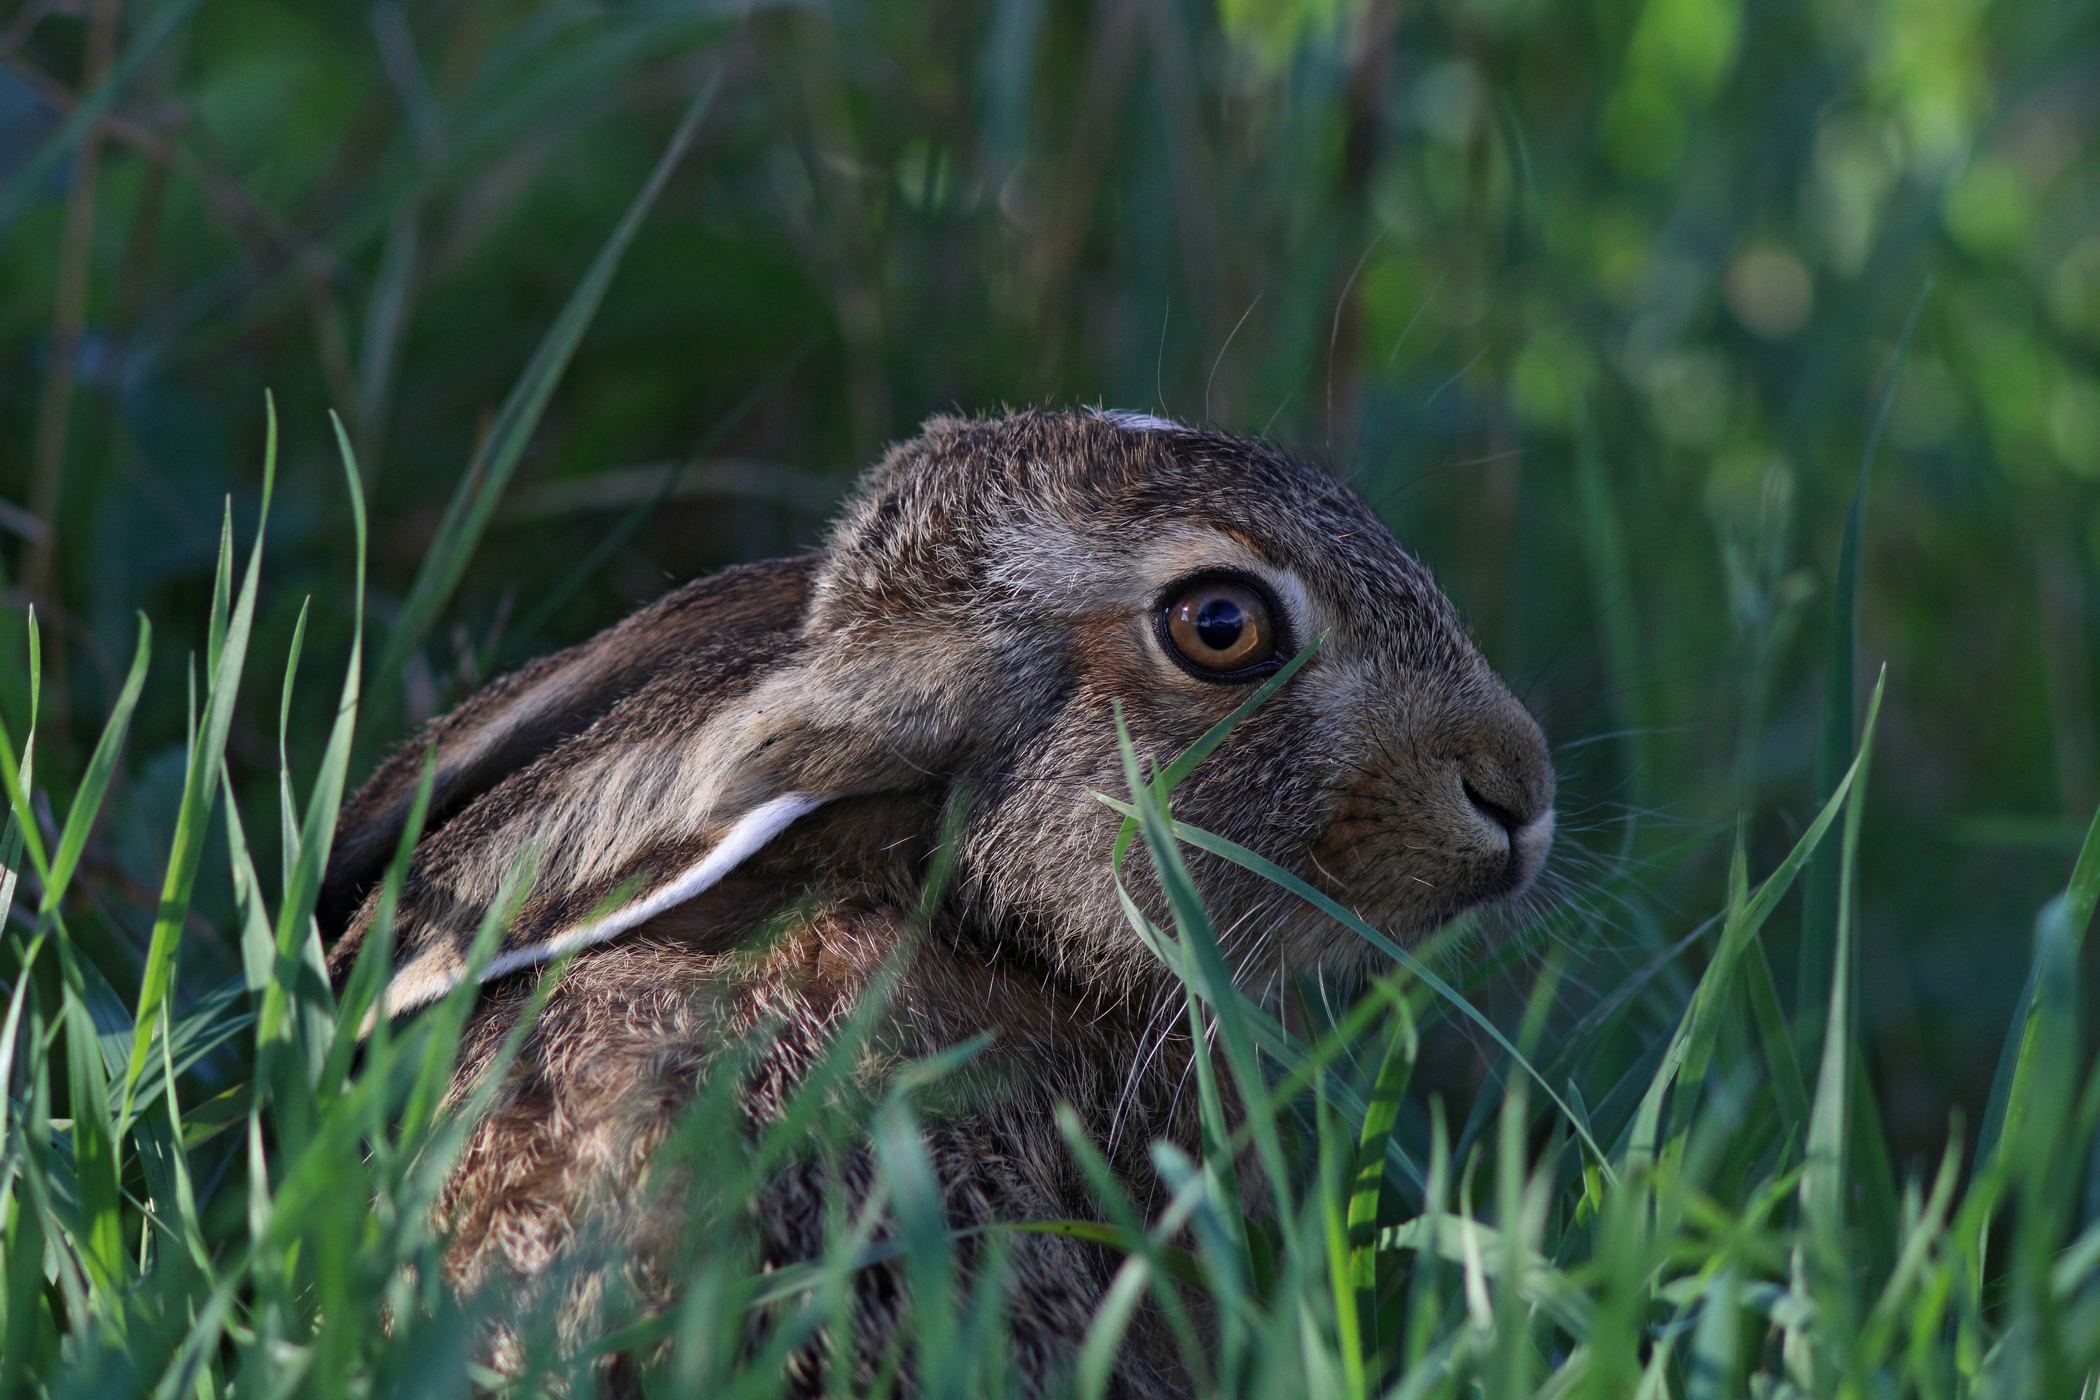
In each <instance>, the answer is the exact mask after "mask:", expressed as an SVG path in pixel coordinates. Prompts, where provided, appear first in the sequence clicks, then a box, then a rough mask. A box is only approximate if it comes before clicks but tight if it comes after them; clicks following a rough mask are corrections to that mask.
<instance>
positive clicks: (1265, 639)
mask: <svg viewBox="0 0 2100 1400" xmlns="http://www.w3.org/2000/svg"><path fill="white" fill-rule="evenodd" d="M1166 624H1167V626H1166V631H1167V638H1168V640H1169V641H1170V642H1172V643H1173V646H1174V650H1176V651H1177V652H1179V653H1181V657H1182V659H1183V660H1185V661H1187V662H1188V663H1189V664H1190V665H1192V666H1195V667H1198V668H1200V669H1202V670H1205V671H1209V672H1212V673H1214V674H1217V675H1221V676H1222V675H1230V674H1232V673H1234V672H1238V671H1245V670H1247V669H1249V668H1250V667H1255V666H1260V665H1261V664H1262V663H1264V662H1266V661H1268V660H1270V659H1271V658H1272V657H1273V656H1274V655H1275V652H1276V626H1275V623H1274V622H1273V621H1272V620H1271V619H1270V617H1269V605H1268V604H1267V603H1265V602H1263V601H1262V599H1261V596H1260V595H1259V594H1257V593H1255V591H1254V590H1253V589H1251V588H1247V587H1244V586H1243V585H1241V584H1237V583H1232V582H1229V581H1223V580H1220V581H1214V582H1209V583H1199V584H1197V585H1195V586H1194V587H1193V588H1190V589H1189V590H1188V591H1187V592H1185V593H1183V594H1182V595H1181V596H1180V597H1178V598H1176V599H1175V600H1174V601H1173V602H1171V603H1169V604H1167V613H1166Z"/></svg>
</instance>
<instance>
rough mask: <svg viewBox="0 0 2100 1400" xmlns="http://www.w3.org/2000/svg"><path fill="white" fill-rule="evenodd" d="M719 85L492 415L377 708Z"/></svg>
mask: <svg viewBox="0 0 2100 1400" xmlns="http://www.w3.org/2000/svg"><path fill="white" fill-rule="evenodd" d="M721 82H722V70H721V69H720V68H719V67H718V68H717V69H716V70H715V71H714V73H713V74H712V75H710V76H709V78H708V80H707V81H706V83H705V84H704V85H703V86H702V87H701V89H700V91H699V92H698V93H696V94H695V95H694V97H693V100H692V102H691V103H690V104H689V105H688V106H687V108H686V111H685V115H684V117H683V118H681V119H680V121H679V123H678V129H677V130H676V131H675V132H674V133H673V134H672V137H671V142H670V144H669V145H668V146H666V147H665V148H664V153H663V155H662V157H661V158H660V159H659V160H658V161H657V163H656V168H655V170H653V171H652V172H651V173H650V176H649V180H648V182H647V183H646V184H645V185H643V186H642V189H641V192H640V193H639V194H637V195H636V196H635V197H634V202H633V203H632V204H630V205H629V206H628V208H627V212H626V213H625V214H624V215H622V216H621V219H620V222H619V223H618V224H616V225H615V226H614V228H613V231H612V233H611V235H610V236H609V237H608V238H607V239H606V241H605V246H604V247H602V248H600V249H599V251H598V256H597V257H596V259H594V260H593V261H592V263H591V266H590V268H589V270H588V271H586V272H585V273H584V275H583V280H582V281H581V282H579V283H577V285H576V289H575V291H573V292H571V293H570V295H569V300H568V303H567V304H566V305H565V306H563V307H562V309H561V313H560V314H559V315H558V316H556V317H555V319H554V324H553V325H552V326H550V327H548V329H547V334H546V336H545V338H543V339H542V340H541V341H540V344H539V348H538V349H536V350H535V351H534V352H533V356H532V360H531V361H530V363H528V364H527V365H526V366H525V371H524V373H523V374H521V375H520V376H519V378H518V382H517V384H516V385H515V386H514V387H513V388H512V389H511V392H510V396H509V397H508V398H506V399H505V400H504V401H503V406H502V408H501V409H499V410H498V411H497V414H496V419H495V422H494V423H492V424H491V425H490V427H489V430H488V433H487V434H486V436H484V437H483V439H482V441H481V445H480V446H479V447H478V448H476V449H475V452H474V456H473V459H472V460H471V461H469V462H468V463H467V470H466V472H465V474H464V475H462V476H461V477H460V481H459V485H458V487H457V488H456V489H455V490H454V491H453V494H452V499H451V501H450V503H448V504H447V505H446V507H445V514H444V517H443V518H442V519H441V520H440V521H439V523H438V528H437V533H436V535H435V537H434V538H433V539H432V540H431V542H430V548H429V550H428V551H427V552H426V553H425V554H424V557H423V565H422V567H421V568H420V569H419V570H418V571H417V573H416V580H415V582H414V584H412V585H411V586H410V588H409V594H408V598H407V600H406V601H405V602H404V603H403V604H402V607H401V614H400V617H399V618H398V619H397V620H396V622H395V624H394V629H393V631H392V633H391V634H389V636H388V637H387V643H386V647H385V648H384V650H383V651H382V652H381V653H380V658H379V669H378V673H377V675H376V677H375V679H374V681H373V686H372V689H373V693H374V694H375V695H376V696H378V697H379V703H380V704H381V705H382V706H390V705H391V704H392V703H393V696H394V695H395V694H396V692H398V691H399V689H400V681H401V677H402V675H403V674H404V673H405V672H406V670H407V668H408V661H409V658H410V656H412V655H413V654H414V653H415V651H416V650H417V648H419V647H421V646H422V644H423V638H424V636H425V635H426V634H427V633H428V632H429V631H430V629H431V627H433V626H434V625H435V624H436V622H437V618H438V614H439V613H440V612H441V611H443V609H444V607H445V605H446V604H447V603H448V602H450V601H451V598H452V594H453V591H454V590H455V589H457V588H458V586H459V581H460V579H461V578H462V577H463V576H464V575H465V573H466V569H467V562H468V560H469V559H470V558H471V557H472V556H473V553H474V550H475V548H476V547H477V546H478V545H479V544H480V542H481V536H482V534H483V532H484V531H485V530H486V529H487V528H488V522H489V518H490V516H491V515H493V514H494V513H495V509H496V505H497V502H498V501H500V500H501V499H502V496H503V492H504V490H505V488H507V487H508V486H509V485H510V478H511V474H512V473H513V472H514V471H516V469H517V465H518V462H519V460H520V459H521V458H522V457H523V456H524V455H525V448H526V445H527V444H528V443H529V442H530V441H531V440H532V435H533V432H534V431H535V430H536V429H537V428H538V427H539V423H540V418H541V416H542V415H543V414H544V413H545V412H546V409H547V402H548V400H549V399H550V398H552V397H553V394H554V389H555V386H556V385H557V384H559V383H560V382H561V378H562V375H563V373H564V372H565V371H566V370H567V369H568V366H569V360H570V358H571V357H572V356H574V355H575V353H576V347H577V346H578V345H579V344H581V343H582V341H583V335H584V332H585V331H586V330H588V329H589V328H590V324H591V321H592V320H593V319H594V318H595V317H596V316H597V313H598V306H599V303H600V302H602V301H603V300H604V299H605V291H606V288H607V287H609V286H611V285H612V279H613V274H614V273H615V272H617V271H619V267H620V262H621V260H622V258H624V257H625V256H626V253H627V248H628V245H629V244H630V243H632V242H633V241H634V236H635V233H636V232H637V231H638V230H639V229H640V228H641V226H642V221H643V219H645V218H646V217H648V214H649V211H650V209H651V208H653V207H654V206H655V204H656V199H657V196H658V195H660V194H662V193H663V189H664V186H665V184H666V183H668V182H669V180H670V178H671V172H672V171H674V170H675V169H677V167H678V163H679V162H680V161H681V160H682V159H684V157H685V153H686V151H687V150H688V149H689V148H690V147H691V145H692V142H693V137H694V135H695V134H696V133H697V132H698V131H699V128H700V122H701V120H702V119H703V118H704V117H705V116H706V115H707V113H708V110H709V109H710V108H711V107H712V106H713V104H714V98H715V93H716V91H717V89H718V88H719V87H720V86H721Z"/></svg>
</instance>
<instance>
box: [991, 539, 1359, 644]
mask: <svg viewBox="0 0 2100 1400" xmlns="http://www.w3.org/2000/svg"><path fill="white" fill-rule="evenodd" d="M988 553H989V554H990V558H991V563H990V565H989V566H988V568H987V571H986V572H987V576H988V578H989V580H990V582H991V583H992V584H993V586H994V587H995V588H997V589H998V590H1000V591H1001V592H1012V593H1016V594H1020V595H1021V596H1024V597H1029V598H1037V599H1043V600H1047V601H1053V602H1055V603H1056V604H1057V605H1058V606H1059V608H1060V609H1069V610H1071V611H1074V612H1082V611H1091V610H1094V609H1099V608H1115V607H1128V608H1138V609H1142V608H1149V607H1150V606H1151V605H1152V603H1153V601H1154V600H1155V599H1156V598H1158V596H1159V592H1160V590H1161V589H1163V588H1165V587H1166V586H1167V585H1168V584H1171V583H1173V582H1174V581H1175V580H1176V579H1181V578H1187V577H1189V576H1190V575H1192V574H1199V573H1204V572H1207V571H1211V570H1220V569H1222V570H1232V571H1235V572H1239V573H1245V574H1252V575H1253V576H1254V577H1256V578H1258V579H1260V580H1262V581H1263V582H1264V583H1266V584H1268V585H1269V587H1270V588H1271V589H1272V590H1273V591H1274V592H1275V594H1276V599H1277V601H1278V602H1280V603H1281V604H1283V606H1284V608H1285V609H1286V610H1287V611H1288V612H1289V613H1290V616H1291V620H1292V621H1293V622H1294V623H1296V624H1298V625H1299V626H1301V627H1304V628H1305V629H1307V631H1308V632H1318V631H1322V630H1325V629H1326V628H1327V627H1328V626H1330V625H1331V623H1332V619H1331V618H1330V617H1329V616H1328V611H1327V608H1326V606H1325V604H1324V603H1323V602H1322V601H1321V600H1320V599H1318V598H1317V597H1316V596H1315V595H1314V594H1313V592H1312V591H1311V590H1310V589H1308V588H1307V587H1306V586H1305V581H1304V580H1303V579H1302V578H1301V577H1300V576H1299V574H1298V571H1297V570H1295V569H1293V568H1290V567H1288V566H1287V565H1283V564H1279V563H1277V562H1276V560H1275V559H1274V558H1272V557H1271V556H1270V555H1269V554H1268V553H1267V552H1266V551H1264V550H1262V549H1260V548H1258V547H1257V546H1256V545H1255V544H1254V542H1253V541H1251V540H1249V539H1247V538H1246V537H1244V536H1242V535H1239V534H1236V533H1234V532H1231V531H1228V530H1221V529H1216V528H1213V527H1210V526H1204V525H1182V526H1174V527H1170V528H1168V529H1166V530H1158V529H1154V530H1151V531H1148V532H1147V533H1146V535H1145V536H1144V537H1143V538H1142V539H1140V540H1137V541H1135V542H1126V541H1119V540H1103V539H1102V538H1100V537H1098V536H1091V535H1082V534H1081V533H1080V532H1079V531H1078V530H1076V529H1074V528H1072V527H1071V526H1070V525H1061V526H1054V527H1050V528H1046V527H1045V525H1044V523H1043V522H1041V521H1031V522H1029V523H1027V524H1021V525H1013V526H1008V527H1004V528H1002V529H1001V530H1000V531H998V532H997V537H996V538H995V539H994V541H993V547H992V548H991V550H990V551H988Z"/></svg>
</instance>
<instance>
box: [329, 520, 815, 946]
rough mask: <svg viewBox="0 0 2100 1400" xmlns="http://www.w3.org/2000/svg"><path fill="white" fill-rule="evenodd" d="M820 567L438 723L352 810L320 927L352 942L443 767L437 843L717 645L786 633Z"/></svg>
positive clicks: (700, 597) (727, 591) (434, 816)
mask: <svg viewBox="0 0 2100 1400" xmlns="http://www.w3.org/2000/svg"><path fill="white" fill-rule="evenodd" d="M815 563H816V561H815V560H813V559H774V560H769V561H767V562H765V563H760V564H746V565H742V566H739V567H737V568H733V569H729V570H726V571H724V572H723V573H720V574H716V575H714V576H713V577H710V578H705V579H700V580H698V581H697V582H694V583H689V584H687V585H686V586H685V587H683V588H680V589H677V590H675V591H673V592H671V593H668V594H666V595H665V596H664V597H662V598H659V599H658V600H657V601H656V602H654V603H651V604H650V605H649V606H648V607H645V608H643V609H641V610H640V611H638V612H636V613H635V614H634V615H633V616H631V617H629V618H627V619H626V620H625V621H623V622H621V623H619V624H617V625H616V626H613V627H611V628H608V629H607V630H605V631H603V632H600V633H599V634H598V635H597V636H595V637H593V638H591V639H590V640H589V641H587V642H583V643H580V644H578V645H576V646H573V647H570V648H569V649H568V650H566V651H560V652H556V653H555V654H554V655H552V656H545V657H541V658H540V659H539V660H537V661H535V662H533V663H532V664H531V665H529V666H526V667H524V668H523V669H522V670H519V671H516V672H514V673H512V674H511V675H508V676H505V677H503V678H502V679H501V680H498V681H495V682H493V683H491V684H490V685H488V686H487V687H486V688H484V689H483V690H481V691H480V692H478V693H477V694H475V695H474V696H473V697H472V698H470V699H468V700H467V701H465V702H464V703H463V704H461V705H460V706H459V707H458V708H457V709H455V710H453V711H451V712H450V713H448V714H445V715H443V716H440V717H439V718H437V719H435V720H432V721H431V722H430V723H429V724H428V725H426V726H424V728H423V730H422V732H421V733H419V734H417V735H416V736H415V737H414V738H412V739H410V740H409V741H408V742H407V743H405V744H403V745H402V746H401V747H400V748H399V749H398V750H396V751H395V753H394V754H393V756H392V757H390V758H388V759H387V760H386V762H384V763H382V764H381V765H380V766H379V768H378V770H377V771H376V772H374V773H373V775H372V777H371V778H370V780H368V781H367V782H366V783H365V785H364V786H363V787H362V788H360V789H359V790H358V791H357V793H356V794H355V795H354V796H352V797H351V799H350V800H349V801H348V802H346V803H345V804H343V809H342V813H341V815H340V816H339V817H338V818H337V821H336V832H335V843H334V846H333V848H332V850H331V852H330V854H329V860H328V873H327V876H326V878H325V879H324V880H323V882H322V886H321V895H320V900H319V902H318V905H317V906H316V910H315V912H316V916H317V917H318V918H319V920H320V924H321V927H322V929H323V930H324V931H326V932H329V933H335V932H339V931H341V930H342V929H343V928H344V927H345V926H346V925H347V924H348V923H349V922H350V919H351V916H352V915H353V914H354V913H355V912H356V910H357V907H358V905H359V904H360V903H362V902H363V900H364V898H365V896H366V895H367V894H368V893H369V892H370V890H371V888H372V886H373V885H374V884H376V883H377V882H378V879H379V875H380V873H381V872H382V871H383V870H384V869H385V868H386V863H387V861H388V860H389V859H391V858H392V856H393V854H394V851H395V849H396V847H397V845H398V843H399V842H400V840H401V829H402V827H403V825H404V824H405V823H406V822H407V820H408V814H409V810H410V808H411V807H412V806H413V805H414V803H415V795H416V789H417V788H418V786H419V785H420V784H421V782H422V778H423V770H424V765H425V764H426V763H431V764H434V765H435V768H436V772H435V773H434V774H433V778H432V791H431V800H430V811H429V815H428V818H427V826H426V834H427V833H429V832H435V831H436V830H437V829H438V828H439V827H441V826H442V825H443V824H444V823H445V822H446V821H448V820H450V819H451V818H452V817H453V816H455V815H457V814H458V813H459V812H460V811H461V810H463V809H464V808H465V807H466V806H467V805H468V804H469V803H471V802H473V801H474V800H475V799H476V798H478V797H480V796H481V795H482V794H483V793H485V792H487V791H488V790H489V789H491V788H493V787H495V786H496V784H498V783H499V782H501V781H502V780H503V779H505V778H507V777H509V776H510V775H511V774H513V773H515V772H517V771H519V770H520V769H522V768H524V767H526V766H527V765H528V764H530V763H532V762H533V761H534V760H536V759H538V758H539V757H541V756H542V755H543V754H546V753H548V752H550V751H551V750H553V749H554V748H555V747H556V746H558V745H559V744H561V743H562V742H564V741H565V740H568V739H571V738H573V737H575V736H576V735H578V734H581V733H582V732H583V731H584V730H586V729H588V728H589V727H590V726H591V725H592V724H594V723H596V722H597V721H598V720H599V719H600V718H602V717H603V716H604V715H605V714H606V712H607V711H609V710H611V709H612V707H613V706H614V705H615V704H617V703H619V701H621V700H622V699H624V698H625V697H627V696H628V695H631V694H633V693H634V692H635V691H636V690H638V689H640V688H641V686H642V685H643V684H645V683H646V682H647V681H648V680H649V679H650V677H652V676H654V675H656V674H658V673H659V672H660V671H662V670H663V669H664V667H665V666H666V665H668V664H670V663H671V662H672V661H673V660H674V659H676V658H677V657H679V656H682V655H685V654H688V653H690V652H691V651H693V650H694V649H695V648H697V647H703V646H705V645H706V644H707V643H708V641H709V640H710V639H711V638H717V637H732V638H737V639H743V638H748V637H749V635H750V634H751V633H753V632H754V631H756V632H779V633H785V632H787V631H790V630H792V629H793V628H794V627H795V626H796V625H797V624H798V623H800V621H801V619H802V614H803V611H804V609H805V608H806V607H807V605H808V602H809V581H810V575H811V573H812V572H813V570H814V568H815Z"/></svg>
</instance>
